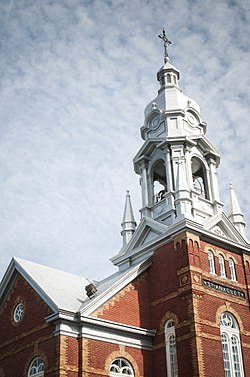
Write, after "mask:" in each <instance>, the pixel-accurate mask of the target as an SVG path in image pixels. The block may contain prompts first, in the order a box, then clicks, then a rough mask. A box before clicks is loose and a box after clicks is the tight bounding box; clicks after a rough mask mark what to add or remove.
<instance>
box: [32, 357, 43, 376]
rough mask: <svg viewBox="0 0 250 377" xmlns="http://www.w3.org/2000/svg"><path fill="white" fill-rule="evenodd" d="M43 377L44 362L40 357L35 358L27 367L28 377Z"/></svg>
mask: <svg viewBox="0 0 250 377" xmlns="http://www.w3.org/2000/svg"><path fill="white" fill-rule="evenodd" d="M31 376H32V377H43V376H44V362H43V360H42V359H41V357H36V358H35V359H34V360H33V361H32V363H31V364H30V367H29V372H28V377H31Z"/></svg>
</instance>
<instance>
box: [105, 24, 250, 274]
mask: <svg viewBox="0 0 250 377" xmlns="http://www.w3.org/2000/svg"><path fill="white" fill-rule="evenodd" d="M159 37H160V38H161V39H162V41H163V44H164V64H163V66H162V67H161V68H160V69H159V71H158V73H157V80H158V82H159V90H158V93H157V95H156V97H155V98H154V99H153V100H152V101H150V102H149V104H148V105H147V106H146V108H145V110H144V122H143V125H142V127H141V129H140V131H141V137H142V139H143V140H144V143H143V145H142V147H141V148H140V150H139V151H138V153H137V154H136V156H135V158H134V160H133V162H134V170H135V172H136V173H137V174H138V175H139V176H140V179H139V181H140V186H141V198H142V205H141V208H140V213H141V221H140V223H139V225H138V226H137V228H136V224H135V220H134V217H133V215H130V216H129V221H128V220H126V221H125V220H124V219H123V222H122V236H123V246H122V248H121V250H120V252H119V254H118V255H117V256H115V257H113V258H112V259H111V260H112V262H113V263H114V264H115V265H118V266H119V268H120V269H125V268H127V267H129V266H130V265H132V264H134V263H137V262H138V261H140V260H143V259H145V258H147V257H149V256H151V255H153V253H154V248H155V247H156V245H159V244H161V242H166V241H167V240H170V239H171V238H172V237H174V235H175V234H177V233H178V232H181V231H182V230H184V229H189V230H190V229H192V230H194V231H195V232H205V233H206V234H210V235H211V236H212V237H217V238H221V237H222V238H223V239H227V240H231V241H232V242H236V243H237V244H240V245H247V244H248V241H247V240H246V235H245V222H244V217H243V214H242V212H241V210H240V207H239V204H238V202H237V198H236V195H235V192H234V190H233V188H232V185H231V186H230V203H231V213H230V214H229V216H227V215H226V214H225V213H224V212H223V204H222V202H221V201H220V196H219V188H218V180H217V170H218V168H219V165H220V155H219V152H218V151H217V149H216V148H215V146H214V145H213V144H212V143H211V142H210V140H209V139H208V138H207V137H206V126H207V125H206V122H205V121H204V120H203V118H202V115H201V110H200V107H199V105H198V104H197V102H195V101H194V100H193V99H191V98H190V97H188V96H186V95H185V94H183V92H182V90H181V88H180V86H179V80H180V72H179V70H178V69H177V68H176V67H174V66H173V65H172V64H171V63H170V59H169V56H168V52H167V48H168V46H169V45H170V44H171V42H170V41H169V39H168V38H167V36H166V33H165V31H164V30H163V33H162V34H161V35H159ZM126 203H127V204H126V206H125V211H124V213H127V212H128V211H127V209H128V208H130V210H129V213H130V214H132V207H131V203H130V205H129V206H128V197H127V199H126ZM129 224H130V225H129ZM131 224H132V227H131Z"/></svg>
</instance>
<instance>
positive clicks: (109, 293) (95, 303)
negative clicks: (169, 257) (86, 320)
mask: <svg viewBox="0 0 250 377" xmlns="http://www.w3.org/2000/svg"><path fill="white" fill-rule="evenodd" d="M150 265H151V261H150V260H148V259H147V260H146V261H143V262H142V263H141V264H139V265H137V266H135V267H134V268H133V269H132V270H130V271H129V272H128V273H127V274H125V276H122V277H121V279H119V280H118V281H117V282H115V283H114V284H113V285H112V286H111V287H109V288H108V289H107V290H105V291H104V292H103V293H101V294H100V295H97V297H96V298H93V299H91V300H90V302H89V304H86V306H84V307H83V308H82V309H81V310H80V313H81V314H83V315H84V316H88V315H90V314H91V313H93V312H94V311H95V310H97V309H98V308H99V307H100V306H102V305H103V304H104V303H105V302H106V301H108V300H109V299H110V298H111V297H113V296H114V295H116V293H118V292H119V291H120V290H121V289H123V288H124V287H126V286H127V285H128V284H129V283H130V282H131V281H132V280H134V279H135V278H136V277H137V276H139V275H140V274H141V273H142V272H144V271H145V270H146V269H147V268H148V267H149V266H150Z"/></svg>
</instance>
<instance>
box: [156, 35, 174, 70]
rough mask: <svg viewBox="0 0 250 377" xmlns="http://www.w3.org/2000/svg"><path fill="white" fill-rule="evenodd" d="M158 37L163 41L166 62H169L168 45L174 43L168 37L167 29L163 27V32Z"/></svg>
mask: <svg viewBox="0 0 250 377" xmlns="http://www.w3.org/2000/svg"><path fill="white" fill-rule="evenodd" d="M158 37H159V38H160V39H162V41H163V46H164V55H163V56H164V64H166V63H167V62H169V57H168V52H167V47H168V46H169V45H171V44H172V42H170V40H169V39H168V37H167V36H166V32H165V29H162V34H159V35H158Z"/></svg>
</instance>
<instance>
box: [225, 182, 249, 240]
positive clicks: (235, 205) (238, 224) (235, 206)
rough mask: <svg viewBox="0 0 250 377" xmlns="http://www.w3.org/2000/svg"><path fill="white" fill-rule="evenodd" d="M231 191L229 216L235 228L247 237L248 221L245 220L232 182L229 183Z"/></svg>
mask: <svg viewBox="0 0 250 377" xmlns="http://www.w3.org/2000/svg"><path fill="white" fill-rule="evenodd" d="M229 193H230V215H229V216H228V217H229V219H230V220H231V221H232V223H233V224H234V226H235V228H236V229H237V230H238V231H239V232H240V234H241V235H242V236H243V237H244V238H246V233H245V225H246V223H245V221H244V216H243V213H242V211H241V209H240V205H239V202H238V199H237V197H236V194H235V191H234V188H233V185H232V183H230V185H229Z"/></svg>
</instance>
